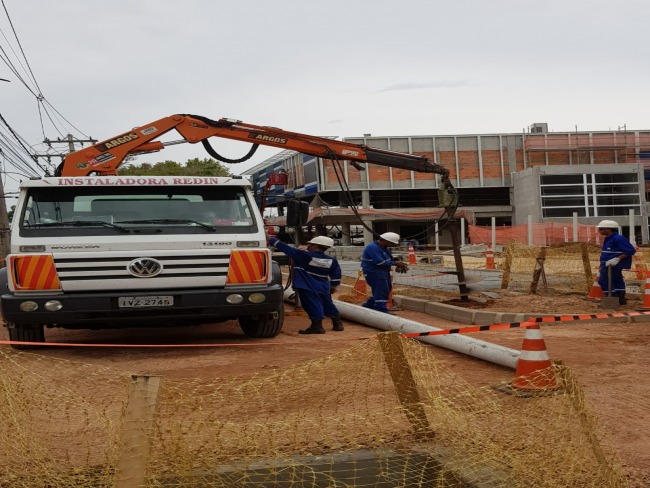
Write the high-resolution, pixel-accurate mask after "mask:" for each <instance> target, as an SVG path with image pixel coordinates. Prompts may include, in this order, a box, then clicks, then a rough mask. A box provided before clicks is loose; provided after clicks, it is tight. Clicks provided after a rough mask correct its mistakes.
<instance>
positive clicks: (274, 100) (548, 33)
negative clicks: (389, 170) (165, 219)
mask: <svg viewBox="0 0 650 488" xmlns="http://www.w3.org/2000/svg"><path fill="white" fill-rule="evenodd" d="M2 2H3V6H4V8H6V11H7V12H8V14H9V17H10V18H11V21H12V22H13V28H14V29H15V30H16V33H17V35H18V40H19V41H20V43H21V46H22V49H23V51H24V53H25V56H26V58H27V61H28V62H29V66H30V67H31V70H32V72H33V75H34V77H35V79H36V81H37V82H38V86H39V87H40V90H41V92H42V94H43V95H44V97H45V99H46V100H47V101H48V102H49V103H50V104H51V105H52V106H53V107H54V108H56V110H58V111H59V112H60V113H61V114H62V116H64V117H65V118H66V119H67V120H68V121H70V122H71V123H72V124H74V126H75V127H76V128H78V129H79V130H81V131H82V132H83V133H85V134H86V135H89V136H92V137H93V138H95V139H98V140H100V141H101V140H104V139H108V138H111V137H113V136H115V135H118V134H120V133H122V132H126V131H128V130H129V129H131V128H132V127H135V126H140V125H144V124H146V123H148V122H151V121H154V120H157V119H159V118H162V117H165V116H168V115H172V114H175V113H189V114H197V115H202V116H206V117H210V118H213V119H218V118H221V117H230V118H236V119H240V120H242V121H244V122H248V123H252V124H256V125H270V126H275V127H280V128H282V129H285V130H291V131H296V132H302V133H307V134H313V135H322V136H339V137H353V136H360V135H363V134H365V133H371V134H372V135H377V136H379V135H423V134H427V135H445V134H483V133H500V132H521V131H523V130H524V129H525V128H527V127H528V126H529V125H530V124H532V123H535V122H547V123H548V124H549V129H550V130H551V131H573V130H576V127H577V129H578V130H609V129H617V128H618V127H622V126H624V125H625V126H626V127H627V129H628V130H640V129H645V130H647V129H649V128H650V120H648V113H650V96H649V94H648V80H650V63H649V62H648V61H649V60H648V58H649V55H648V46H649V45H650V34H649V32H650V31H649V29H648V24H649V20H650V2H648V1H647V0H615V1H612V0H607V1H604V0H589V1H586V0H584V1H583V0H546V1H539V0H535V1H527V0H518V1H514V0H491V1H485V0H466V1H463V0H454V1H452V0H449V1H439V0H401V1H396V0H395V1H387V0H329V1H320V2H317V1H313V0H312V1H310V0H247V1H236V0H235V1H233V0H229V1H222V0H110V1H108V0H101V1H100V0H58V1H53V0H2ZM2 17H4V18H2ZM0 28H1V29H2V35H3V36H4V37H2V38H0V45H1V46H2V47H3V50H5V53H6V54H8V55H9V56H11V51H10V50H11V49H14V50H15V49H17V48H16V46H17V44H16V42H15V40H14V39H12V36H13V32H12V30H11V26H10V25H9V23H8V21H7V16H6V14H5V12H4V9H3V11H2V12H0ZM18 54H20V53H19V52H18ZM10 59H12V60H13V61H14V62H16V58H11V57H10ZM18 67H19V68H20V66H18ZM23 73H24V72H23ZM0 78H6V79H9V80H10V81H11V82H10V83H1V84H0V89H1V90H2V93H1V95H0V97H1V98H0V100H2V103H1V105H0V113H1V114H2V115H3V117H4V118H5V119H6V120H7V122H8V123H9V124H10V125H11V126H12V127H13V129H15V130H16V131H17V132H18V133H19V134H20V135H21V136H23V137H24V138H25V139H26V140H27V141H28V142H29V143H30V144H31V145H33V147H34V151H35V152H42V151H43V150H44V147H43V146H42V145H39V143H41V142H42V140H43V137H44V136H45V137H48V138H50V139H56V138H57V137H59V136H60V134H58V133H57V132H56V131H55V130H54V129H53V127H52V125H51V124H50V123H49V121H48V120H47V117H45V116H43V117H42V118H43V122H41V116H42V115H43V114H42V112H41V113H40V114H39V110H38V108H39V107H38V104H37V103H36V99H35V97H34V96H33V95H32V94H31V93H30V92H29V91H28V90H27V88H26V87H25V86H24V85H23V84H22V83H21V82H20V80H19V79H18V78H17V77H16V76H15V75H14V73H12V72H11V70H10V69H9V68H8V67H7V66H6V65H5V64H4V63H0ZM67 130H70V129H67ZM76 135H77V136H79V133H76ZM173 139H179V137H178V135H177V134H176V133H175V132H174V133H170V134H168V135H167V136H165V137H163V138H162V140H173ZM211 143H212V145H213V146H214V147H215V148H216V149H217V150H218V151H220V152H222V153H224V155H225V156H228V157H231V158H237V157H241V156H242V155H243V154H245V153H246V152H247V151H248V147H249V146H248V145H247V144H244V143H239V142H232V141H225V140H218V139H213V140H211ZM59 147H60V148H62V146H59ZM277 152H278V150H277V149H273V148H261V149H260V151H258V155H256V156H255V158H254V159H253V160H251V161H250V162H249V163H243V164H241V165H237V166H233V167H231V170H232V171H233V172H235V173H239V172H245V169H246V168H248V167H251V166H253V165H255V164H258V163H260V162H262V161H263V160H264V159H266V158H268V157H270V156H272V155H273V154H275V153H277ZM193 157H200V158H204V157H209V155H208V154H206V153H205V151H204V149H203V147H202V146H201V145H199V144H196V145H189V144H185V145H182V146H175V147H173V148H168V149H166V150H165V151H163V152H160V153H157V154H153V155H148V156H145V157H141V158H139V159H138V162H155V161H161V160H165V159H173V160H176V161H179V162H185V161H186V160H187V159H188V158H193ZM7 171H9V168H7ZM11 183H12V182H11V181H8V185H10V184H11Z"/></svg>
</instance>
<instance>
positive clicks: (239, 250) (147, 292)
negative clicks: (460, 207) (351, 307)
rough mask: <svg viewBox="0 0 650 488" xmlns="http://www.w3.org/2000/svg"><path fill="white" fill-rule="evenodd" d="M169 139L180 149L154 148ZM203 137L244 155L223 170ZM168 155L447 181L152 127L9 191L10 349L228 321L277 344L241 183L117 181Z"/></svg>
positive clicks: (273, 138)
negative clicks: (301, 162) (75, 333)
mask: <svg viewBox="0 0 650 488" xmlns="http://www.w3.org/2000/svg"><path fill="white" fill-rule="evenodd" d="M171 130H176V131H177V132H178V133H179V134H180V135H181V136H182V138H183V140H181V141H172V142H167V143H164V142H160V141H157V140H155V139H157V138H158V137H160V136H162V135H163V134H165V133H167V132H169V131H171ZM210 137H221V138H226V139H231V140H238V141H242V142H249V143H252V144H253V145H252V147H251V149H250V151H249V152H248V154H247V155H246V156H245V157H244V158H240V159H237V160H231V159H228V158H223V157H222V156H221V155H219V154H218V153H217V152H216V151H214V149H213V148H212V146H211V145H210V144H209V143H208V138H210ZM179 142H187V143H191V144H195V143H198V142H201V143H202V144H203V146H204V148H205V149H206V151H207V152H208V153H209V154H210V155H211V156H213V157H214V158H216V159H218V160H219V161H222V162H226V163H237V162H242V161H245V160H246V159H249V158H250V157H251V156H252V155H253V154H254V152H255V149H256V148H257V147H258V146H259V145H260V144H263V145H266V146H272V147H277V148H279V149H289V150H293V151H297V152H299V153H302V154H309V155H312V156H317V157H321V158H324V159H328V160H330V161H331V162H332V164H333V168H334V169H335V172H338V171H339V168H340V166H341V164H342V161H341V160H345V161H349V162H350V164H352V165H353V166H355V167H357V168H358V169H363V167H362V166H360V163H361V164H363V163H374V164H378V165H383V166H389V167H392V168H401V169H407V170H411V171H418V172H423V173H431V174H432V175H440V177H441V179H440V188H444V189H446V191H452V190H453V187H452V186H451V182H450V180H449V171H448V170H447V169H445V168H444V167H443V166H441V165H439V164H437V163H434V162H432V161H430V160H429V159H427V158H426V157H424V156H418V155H414V154H404V153H396V152H393V151H387V150H383V149H377V148H372V147H368V146H365V145H359V144H353V143H349V142H343V141H337V140H334V139H332V138H328V137H318V136H312V135H308V134H301V133H298V132H289V131H285V130H282V129H278V128H276V127H268V126H258V125H252V124H246V123H243V122H241V121H239V120H234V119H226V118H222V119H219V120H212V119H209V118H207V117H202V116H198V115H186V114H175V115H171V116H168V117H164V118H162V119H159V120H155V121H153V122H150V123H147V124H145V125H142V126H139V127H135V128H133V129H131V130H129V131H127V132H125V133H122V134H120V135H118V136H115V137H113V138H111V139H107V140H105V141H102V142H99V143H97V144H95V145H93V146H89V147H86V148H83V149H80V150H79V151H76V152H72V153H70V154H68V155H67V156H66V157H65V159H64V160H63V162H62V163H61V165H60V166H59V167H58V168H57V171H56V173H55V177H48V178H42V179H36V180H29V181H25V182H24V183H23V184H22V186H21V190H20V197H19V199H18V203H17V206H16V209H15V212H14V218H13V220H12V225H11V246H10V247H11V250H10V254H9V255H8V256H7V257H6V268H3V269H2V270H0V305H1V307H2V317H3V319H4V324H5V326H6V327H8V329H9V337H10V339H11V340H12V341H14V342H27V343H34V342H36V343H38V342H44V341H45V333H44V329H45V328H46V327H66V328H96V329H99V328H112V327H140V326H146V325H154V326H162V325H183V324H202V323H211V322H219V321H225V320H229V319H237V320H239V324H240V326H241V328H242V330H243V332H244V333H245V334H246V335H248V336H250V337H274V336H276V335H277V334H279V333H280V331H281V329H282V323H283V319H284V315H283V314H284V312H283V310H284V309H283V287H282V275H281V273H280V267H279V265H278V264H277V263H276V262H275V261H273V260H272V258H271V253H270V251H269V249H268V248H267V247H266V236H265V232H264V222H263V219H262V215H261V212H260V210H259V209H258V207H257V205H256V203H255V200H254V199H253V195H252V191H251V185H250V183H249V182H248V180H246V179H244V178H242V177H226V178H224V177H221V178H218V177H208V176H201V177H191V176H188V177H180V176H156V177H131V176H117V173H118V172H117V170H118V168H119V167H120V166H121V165H122V163H123V162H124V161H125V160H126V158H127V157H129V156H131V155H137V154H142V153H148V152H154V151H159V150H161V149H164V148H165V146H167V145H171V144H177V143H179ZM269 183H273V181H271V180H269ZM294 183H295V182H294ZM302 203H304V205H302V206H300V208H299V209H298V208H296V210H295V211H294V212H293V214H294V215H292V214H291V212H290V211H289V210H290V207H291V206H289V205H288V206H287V209H288V211H287V216H286V217H287V225H289V226H294V225H297V226H300V225H303V223H304V222H305V221H306V215H305V210H308V207H306V202H302ZM451 214H453V212H451ZM451 214H450V215H451ZM12 345H13V346H14V347H17V348H23V347H29V346H30V345H29V344H12Z"/></svg>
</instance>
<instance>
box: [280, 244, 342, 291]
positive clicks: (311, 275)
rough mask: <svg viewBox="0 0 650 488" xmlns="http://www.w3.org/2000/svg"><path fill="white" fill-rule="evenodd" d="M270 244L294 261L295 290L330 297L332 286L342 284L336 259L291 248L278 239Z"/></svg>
mask: <svg viewBox="0 0 650 488" xmlns="http://www.w3.org/2000/svg"><path fill="white" fill-rule="evenodd" d="M269 244H270V245H271V246H273V247H275V248H276V249H277V250H278V251H282V252H283V253H285V254H286V255H287V256H289V257H290V258H291V259H293V285H292V286H293V288H294V289H300V288H302V289H307V290H313V291H315V292H317V293H326V294H328V295H329V293H330V288H331V287H332V286H339V285H340V284H341V266H340V265H339V262H338V261H337V259H336V258H334V257H332V256H329V255H327V254H325V253H324V252H323V251H307V250H303V249H297V248H295V247H291V246H289V245H287V244H285V243H284V242H282V241H281V240H279V239H277V238H276V237H271V238H270V239H269Z"/></svg>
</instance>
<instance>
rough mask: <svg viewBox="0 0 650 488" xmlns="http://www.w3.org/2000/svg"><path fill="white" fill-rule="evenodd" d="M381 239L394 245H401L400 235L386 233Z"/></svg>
mask: <svg viewBox="0 0 650 488" xmlns="http://www.w3.org/2000/svg"><path fill="white" fill-rule="evenodd" d="M379 238H380V239H383V240H385V241H388V242H391V243H393V244H399V234H395V232H384V233H383V234H382V235H380V236H379Z"/></svg>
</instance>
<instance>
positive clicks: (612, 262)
mask: <svg viewBox="0 0 650 488" xmlns="http://www.w3.org/2000/svg"><path fill="white" fill-rule="evenodd" d="M620 262H621V260H620V259H618V258H612V259H610V260H609V261H605V266H616V265H617V264H618V263H620Z"/></svg>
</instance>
